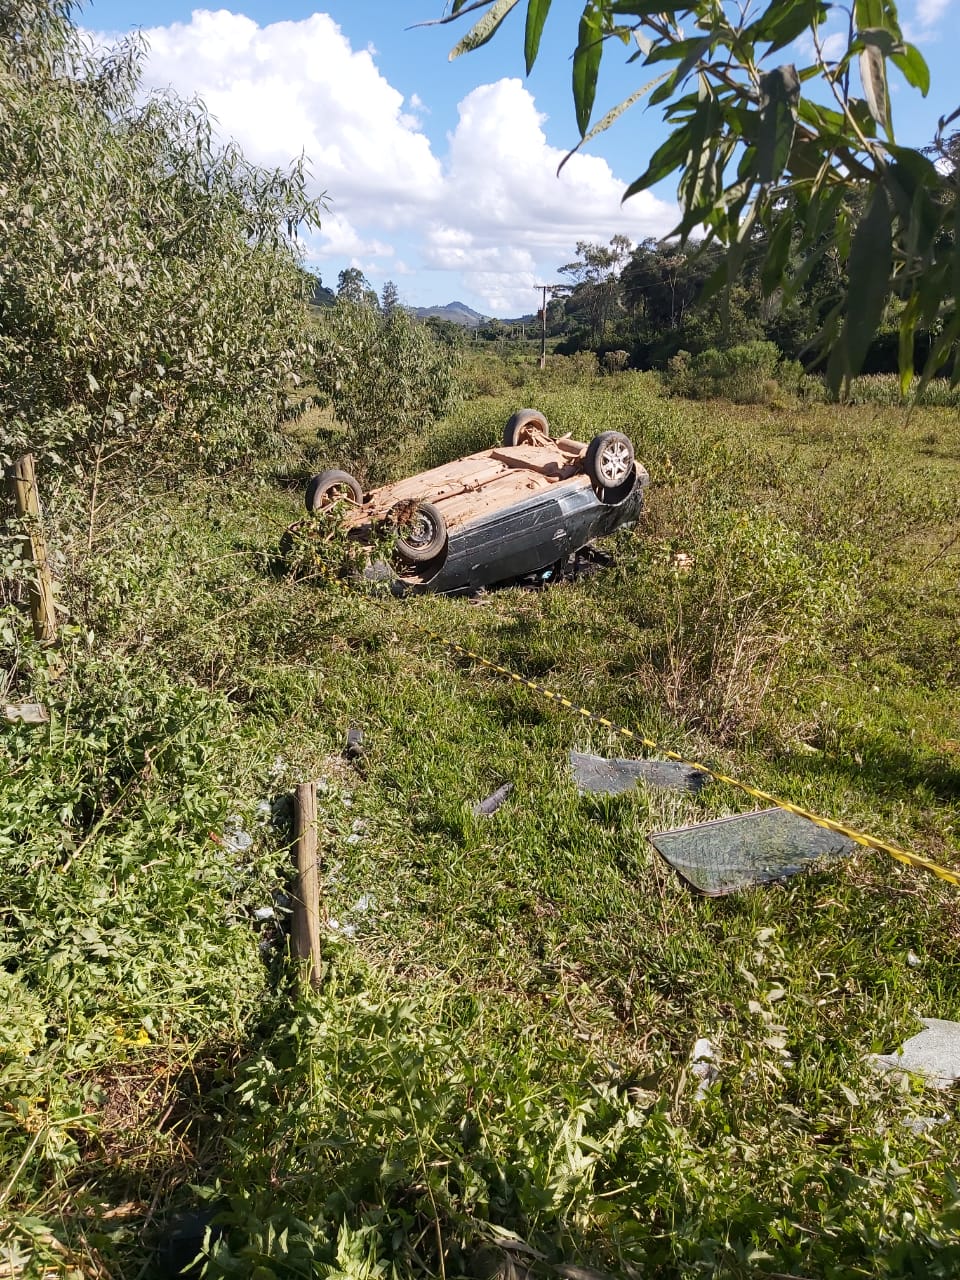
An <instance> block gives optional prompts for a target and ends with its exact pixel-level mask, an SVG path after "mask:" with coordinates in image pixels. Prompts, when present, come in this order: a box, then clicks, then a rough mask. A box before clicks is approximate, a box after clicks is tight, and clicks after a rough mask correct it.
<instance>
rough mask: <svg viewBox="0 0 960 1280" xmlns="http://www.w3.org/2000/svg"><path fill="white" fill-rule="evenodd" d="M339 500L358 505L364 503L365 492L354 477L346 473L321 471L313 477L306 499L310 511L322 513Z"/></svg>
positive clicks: (308, 486)
mask: <svg viewBox="0 0 960 1280" xmlns="http://www.w3.org/2000/svg"><path fill="white" fill-rule="evenodd" d="M339 498H345V499H346V500H347V502H351V503H355V504H357V505H359V503H361V502H363V490H362V489H361V488H360V485H359V482H358V481H356V480H354V478H353V476H351V475H349V474H348V473H347V472H346V471H321V472H320V474H319V475H318V476H312V477H311V479H310V482H309V483H308V485H307V492H306V497H305V502H306V505H307V510H308V511H322V510H323V509H324V507H329V506H332V505H333V503H335V502H336V501H337V500H338V499H339Z"/></svg>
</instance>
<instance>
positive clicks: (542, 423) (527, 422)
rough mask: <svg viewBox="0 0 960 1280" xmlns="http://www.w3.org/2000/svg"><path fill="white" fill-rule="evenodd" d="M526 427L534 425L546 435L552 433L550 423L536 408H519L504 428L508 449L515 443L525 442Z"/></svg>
mask: <svg viewBox="0 0 960 1280" xmlns="http://www.w3.org/2000/svg"><path fill="white" fill-rule="evenodd" d="M525 427H534V428H536V430H537V431H542V432H543V434H544V435H545V436H548V435H549V434H550V424H549V422H547V420H546V418H545V417H544V416H543V414H542V413H539V412H538V411H537V410H536V409H519V410H518V411H517V412H516V413H515V414H514V415H513V417H512V418H511V419H510V421H509V422H508V423H507V425H506V426H505V427H504V428H503V443H504V444H505V445H506V447H507V448H508V449H512V448H513V447H514V445H518V444H523V439H522V436H523V431H524V428H525Z"/></svg>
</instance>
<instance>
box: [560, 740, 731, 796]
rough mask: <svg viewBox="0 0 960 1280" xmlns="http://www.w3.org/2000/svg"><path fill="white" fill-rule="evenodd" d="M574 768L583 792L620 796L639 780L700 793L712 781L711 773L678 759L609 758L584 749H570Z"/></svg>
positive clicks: (571, 762) (571, 764)
mask: <svg viewBox="0 0 960 1280" xmlns="http://www.w3.org/2000/svg"><path fill="white" fill-rule="evenodd" d="M570 768H571V770H572V771H573V779H574V782H576V784H577V786H578V788H579V789H580V791H581V792H590V793H591V794H592V795H604V796H619V795H622V794H623V792H624V791H632V790H633V788H634V787H635V786H636V785H637V783H638V782H643V783H645V784H646V785H647V786H648V787H669V788H670V789H671V790H674V791H694V792H696V791H700V790H701V788H703V787H705V786H706V784H707V783H708V782H709V781H710V775H709V774H707V773H704V772H703V771H702V770H700V769H694V768H693V766H692V765H688V764H679V763H678V762H676V761H674V760H605V759H604V758H603V757H602V756H589V755H584V754H583V752H581V751H571V752H570Z"/></svg>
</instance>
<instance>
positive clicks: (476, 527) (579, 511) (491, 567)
mask: <svg viewBox="0 0 960 1280" xmlns="http://www.w3.org/2000/svg"><path fill="white" fill-rule="evenodd" d="M645 484H646V472H645V471H643V470H642V468H639V467H638V468H637V475H636V479H635V483H634V485H633V487H632V489H631V490H630V492H629V494H628V495H627V496H626V497H625V498H624V499H623V500H622V501H621V502H619V503H617V504H616V505H615V506H610V505H606V504H604V503H602V502H601V501H600V499H599V498H598V497H597V495H596V494H595V493H594V491H593V489H592V488H591V487H590V485H589V483H586V482H585V483H584V484H583V485H580V486H578V487H572V486H563V487H558V488H557V489H556V490H555V491H548V492H545V493H541V494H538V495H537V496H536V497H535V498H532V499H527V500H525V501H523V502H518V503H516V504H515V505H514V506H511V507H507V508H505V509H504V510H502V511H496V512H493V513H492V514H490V515H488V516H486V517H483V518H480V519H478V520H475V521H473V522H472V523H471V524H470V525H468V526H467V527H466V528H463V529H460V530H457V531H455V532H451V534H450V539H449V546H448V549H447V556H446V559H445V560H444V562H443V564H442V565H440V567H439V568H438V569H437V571H436V572H435V573H434V574H432V575H427V574H424V575H423V576H422V577H418V578H404V579H402V581H403V584H404V586H405V587H406V589H407V590H409V591H414V592H416V591H438V592H452V591H470V590H476V589H477V588H479V587H485V586H492V585H493V584H495V583H500V582H509V581H511V580H512V579H514V578H521V577H523V576H524V575H526V574H529V573H535V572H536V571H537V570H538V569H544V568H546V567H547V566H548V565H551V564H554V563H555V562H557V561H561V560H565V559H566V558H567V557H568V556H569V555H572V554H573V552H575V551H579V550H580V549H581V547H584V546H586V544H587V543H588V542H591V541H592V540H593V539H594V538H603V537H608V536H609V535H610V534H611V533H615V532H616V530H617V529H619V528H622V527H623V526H624V525H629V524H633V523H634V522H635V521H636V520H637V518H638V517H639V515H640V512H641V510H642V508H643V496H644V488H645Z"/></svg>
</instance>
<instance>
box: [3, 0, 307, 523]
mask: <svg viewBox="0 0 960 1280" xmlns="http://www.w3.org/2000/svg"><path fill="white" fill-rule="evenodd" d="M72 7H73V6H72V5H71V4H70V3H69V0H42V2H38V3H36V4H32V3H31V4H27V5H21V4H19V3H14V4H11V3H7V2H6V0H4V3H3V5H2V8H0V174H2V178H0V318H2V328H0V416H2V418H3V421H4V428H5V430H4V439H3V444H2V456H3V458H4V460H6V461H9V460H10V459H11V458H12V457H15V456H16V455H17V454H18V453H19V452H22V451H23V450H25V449H32V450H33V451H35V452H36V453H38V454H40V455H41V456H42V457H43V458H44V461H45V462H46V463H47V464H48V466H49V465H50V464H54V463H57V462H58V461H59V460H64V461H66V462H68V463H69V464H71V465H73V466H76V467H78V468H80V470H81V472H82V473H83V475H84V477H85V478H86V479H87V481H88V483H89V485H90V486H91V489H92V490H93V495H94V496H93V501H94V503H95V502H96V496H97V492H98V486H99V485H100V484H101V483H102V482H103V479H104V477H105V476H108V475H110V474H111V473H112V472H115V471H116V470H117V468H118V466H122V467H125V468H126V469H127V471H128V478H129V471H130V470H131V469H132V468H131V467H130V464H131V461H132V460H134V459H136V460H137V461H138V463H139V464H140V465H139V466H138V468H137V470H138V471H140V472H143V471H145V470H154V471H156V470H162V469H169V468H171V467H176V468H180V467H183V466H184V465H188V466H197V465H199V466H203V467H206V468H208V469H211V470H215V471H223V470H227V469H229V468H230V467H231V466H232V465H234V464H235V463H236V462H238V461H239V460H242V459H243V458H244V457H245V456H246V455H247V454H248V453H249V452H250V451H251V450H256V449H262V448H263V447H264V445H265V444H266V443H267V442H268V441H269V440H270V438H271V435H272V437H273V440H274V443H275V442H276V434H275V433H276V425H277V419H278V413H279V411H280V410H281V409H282V408H283V406H284V403H285V401H286V400H287V398H288V397H290V396H295V395H296V394H297V393H296V386H297V383H298V381H299V378H300V376H301V373H302V368H303V364H304V361H305V358H306V354H307V347H308V336H309V329H308V324H307V317H306V313H305V308H304V306H303V298H304V296H305V292H304V290H305V284H304V275H303V273H302V272H301V270H300V268H299V265H298V262H297V258H296V255H295V253H294V251H293V237H294V235H295V233H296V229H297V227H298V226H300V225H302V224H307V225H310V224H311V223H314V222H316V220H317V216H318V211H319V207H320V202H318V201H316V200H311V199H309V198H308V196H307V193H306V189H305V182H304V173H303V168H302V165H296V166H294V167H293V168H292V169H291V170H290V171H289V172H283V171H279V170H278V171H265V170H262V169H258V168H256V167H255V166H252V165H250V164H249V163H247V161H245V160H244V158H243V156H242V155H241V154H240V153H239V152H238V150H237V149H236V147H234V146H228V147H226V148H220V147H219V146H218V144H217V143H216V141H215V139H214V136H213V134H212V131H211V125H210V120H209V118H208V116H207V114H206V112H205V110H204V109H203V107H202V106H201V105H199V104H197V103H187V102H181V101H178V100H177V99H175V98H173V97H172V96H170V95H169V94H164V95H154V96H151V97H148V98H147V99H146V101H144V95H143V93H142V86H141V83H140V56H141V52H142V50H141V48H140V46H139V44H138V42H137V41H136V40H132V41H131V42H129V43H128V44H126V45H123V46H120V47H119V48H117V49H115V50H113V51H112V52H110V53H108V54H104V53H103V52H102V51H91V50H89V49H88V48H87V47H86V45H85V44H84V42H83V39H82V38H81V36H80V35H79V34H78V32H77V31H76V28H75V27H74V26H73V24H72V22H71V19H70V12H71V9H72Z"/></svg>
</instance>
